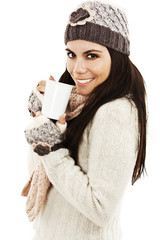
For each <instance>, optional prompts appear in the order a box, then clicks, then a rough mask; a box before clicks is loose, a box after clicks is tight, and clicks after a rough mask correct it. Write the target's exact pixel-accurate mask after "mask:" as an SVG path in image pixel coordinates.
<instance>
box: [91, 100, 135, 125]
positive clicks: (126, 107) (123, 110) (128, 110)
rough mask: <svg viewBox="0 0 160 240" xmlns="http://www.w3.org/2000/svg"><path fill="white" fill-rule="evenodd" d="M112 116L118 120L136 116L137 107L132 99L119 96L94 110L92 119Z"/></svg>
mask: <svg viewBox="0 0 160 240" xmlns="http://www.w3.org/2000/svg"><path fill="white" fill-rule="evenodd" d="M106 116H112V117H113V118H114V117H115V118H116V119H119V120H125V119H126V120H127V119H130V118H133V117H134V118H137V108H136V106H135V104H134V102H133V101H132V100H129V99H127V98H119V99H116V100H113V101H111V102H109V103H105V104H104V105H102V106H101V107H100V108H99V109H98V110H97V112H96V114H95V116H94V119H96V118H105V117H106Z"/></svg>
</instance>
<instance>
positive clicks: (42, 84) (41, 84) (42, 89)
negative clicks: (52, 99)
mask: <svg viewBox="0 0 160 240" xmlns="http://www.w3.org/2000/svg"><path fill="white" fill-rule="evenodd" d="M49 80H52V81H55V79H54V77H53V76H52V75H50V77H49ZM45 88H46V81H45V80H41V81H40V82H39V83H38V85H37V90H38V91H39V92H40V93H41V94H42V95H44V93H45Z"/></svg>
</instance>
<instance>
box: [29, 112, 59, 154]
mask: <svg viewBox="0 0 160 240" xmlns="http://www.w3.org/2000/svg"><path fill="white" fill-rule="evenodd" d="M24 133H25V137H26V140H27V142H28V143H29V144H32V145H33V150H34V151H35V152H37V153H38V154H39V155H41V156H42V155H45V154H48V153H49V152H50V151H51V148H52V147H53V146H54V145H55V144H59V143H61V142H62V140H63V134H62V133H61V131H60V130H59V128H58V127H57V126H56V125H55V124H54V123H53V122H52V121H51V120H50V119H48V118H47V117H45V116H43V115H40V116H38V117H34V118H33V120H32V122H31V123H30V124H29V125H28V126H27V128H26V129H25V131H24ZM38 145H40V146H38Z"/></svg>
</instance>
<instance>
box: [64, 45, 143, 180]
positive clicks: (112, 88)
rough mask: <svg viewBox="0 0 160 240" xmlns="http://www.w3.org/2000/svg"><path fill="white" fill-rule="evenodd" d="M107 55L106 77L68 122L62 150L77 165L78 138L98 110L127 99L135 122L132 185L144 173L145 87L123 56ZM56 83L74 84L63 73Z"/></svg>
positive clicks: (136, 70) (67, 74)
mask: <svg viewBox="0 0 160 240" xmlns="http://www.w3.org/2000/svg"><path fill="white" fill-rule="evenodd" d="M108 51H109V53H110V56H111V60H112V63H111V71H110V75H109V77H108V78H107V80H106V81H104V82H103V83H102V84H100V85H98V86H97V87H96V88H95V89H94V90H93V91H92V93H91V94H90V96H89V99H88V101H87V103H86V105H85V107H84V108H83V111H82V112H81V114H79V115H78V116H77V117H76V118H74V119H73V120H71V121H70V122H69V124H68V128H67V132H66V140H65V146H66V147H67V148H68V149H69V150H70V154H71V156H72V157H73V158H74V159H75V161H76V163H77V155H78V146H79V143H80V140H81V136H82V134H83V131H84V129H85V128H86V126H87V124H88V123H89V121H90V120H91V119H92V118H93V116H94V114H95V113H96V111H97V110H98V108H99V107H100V106H102V105H103V104H105V103H107V102H110V101H113V100H115V99H118V98H122V97H127V98H128V99H129V100H132V101H133V102H134V103H135V105H136V107H137V109H138V121H139V150H138V155H137V161H136V164H135V168H134V171H133V175H132V184H134V183H135V181H136V180H137V179H138V178H139V177H140V176H141V174H142V173H143V172H144V170H145V155H146V122H147V118H146V104H145V97H146V92H145V84H144V80H143V77H142V76H141V74H140V72H139V71H138V69H137V68H136V66H135V65H134V64H133V63H132V62H131V60H130V59H129V57H128V56H127V55H124V54H122V53H119V52H117V51H115V50H113V49H110V48H108ZM60 82H65V83H68V84H73V85H74V84H75V83H74V81H73V79H72V77H71V76H70V74H69V72H68V71H67V70H66V71H65V72H64V73H63V75H62V76H61V78H60ZM77 129H78V131H77Z"/></svg>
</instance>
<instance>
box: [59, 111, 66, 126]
mask: <svg viewBox="0 0 160 240" xmlns="http://www.w3.org/2000/svg"><path fill="white" fill-rule="evenodd" d="M58 122H59V123H60V124H65V123H66V113H64V114H63V115H61V116H60V118H59V120H58Z"/></svg>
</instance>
